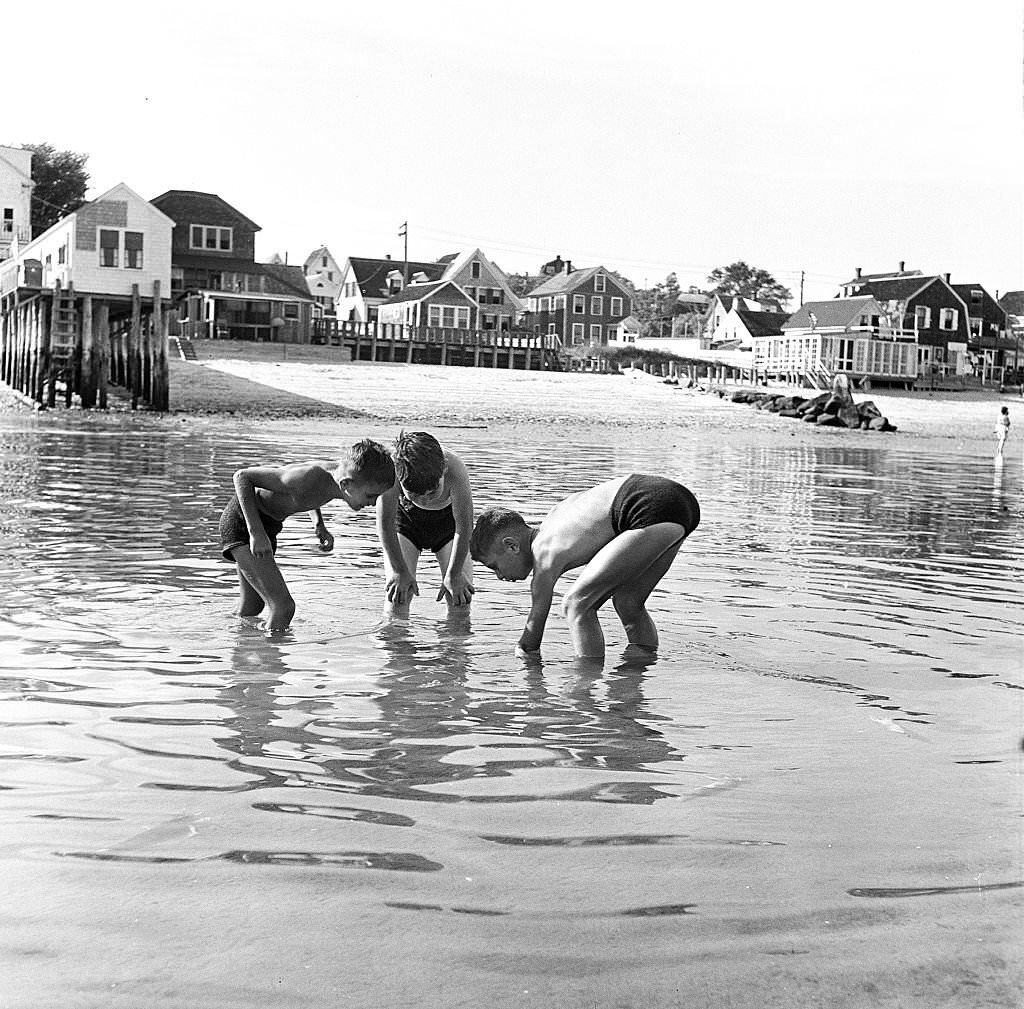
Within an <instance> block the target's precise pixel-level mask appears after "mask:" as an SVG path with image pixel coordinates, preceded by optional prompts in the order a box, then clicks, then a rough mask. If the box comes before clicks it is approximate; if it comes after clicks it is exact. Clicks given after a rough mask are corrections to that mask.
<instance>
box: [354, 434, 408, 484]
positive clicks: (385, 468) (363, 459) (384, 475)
mask: <svg viewBox="0 0 1024 1009" xmlns="http://www.w3.org/2000/svg"><path fill="white" fill-rule="evenodd" d="M342 463H343V464H344V465H345V469H347V471H348V474H349V476H350V477H351V478H352V479H353V480H358V481H359V482H360V483H365V484H368V485H369V486H371V487H386V488H390V487H393V486H394V484H395V464H394V461H393V460H392V458H391V453H390V452H389V451H388V450H387V449H386V448H385V447H384V446H383V445H381V443H380V442H377V441H371V440H370V439H369V438H364V439H363V440H362V441H357V442H356V443H355V444H354V445H353V446H352V447H351V448H350V449H349V450H348V459H346V460H342Z"/></svg>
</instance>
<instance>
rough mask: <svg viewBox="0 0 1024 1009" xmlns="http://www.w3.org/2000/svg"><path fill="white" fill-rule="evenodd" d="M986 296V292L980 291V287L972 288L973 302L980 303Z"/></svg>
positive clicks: (974, 303)
mask: <svg viewBox="0 0 1024 1009" xmlns="http://www.w3.org/2000/svg"><path fill="white" fill-rule="evenodd" d="M984 298H985V292H984V291H979V290H978V288H976V287H972V288H971V304H972V305H980V304H981V303H982V301H983V300H984Z"/></svg>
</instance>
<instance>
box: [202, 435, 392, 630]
mask: <svg viewBox="0 0 1024 1009" xmlns="http://www.w3.org/2000/svg"><path fill="white" fill-rule="evenodd" d="M394 483H395V466H394V463H393V462H392V460H391V456H390V455H389V453H388V450H387V449H386V448H384V446H383V445H379V444H378V443H377V442H375V441H369V440H364V441H361V442H358V443H357V444H355V445H353V446H352V448H351V449H350V450H349V452H348V455H347V456H346V457H345V458H343V459H342V460H341V462H340V463H339V464H338V467H337V469H336V470H335V471H334V472H333V473H331V472H328V470H327V469H326V468H325V467H323V466H320V465H318V464H317V463H299V464H297V465H293V466H252V467H250V468H249V469H240V470H238V471H237V472H236V473H235V475H234V485H235V497H234V498H232V500H231V501H230V503H229V504H228V506H227V507H226V508H225V509H224V511H223V513H222V514H221V517H220V549H221V553H222V554H223V555H224V556H225V557H226V558H227V559H228V560H230V561H234V562H235V564H236V566H237V568H238V587H239V592H240V599H239V606H238V615H239V616H243V617H251V616H255V615H256V614H258V613H261V612H262V611H263V608H264V606H266V607H268V610H269V613H268V620H267V626H268V628H269V629H270V630H272V631H280V630H283V629H284V628H285V627H287V626H288V624H290V623H291V619H292V617H293V616H294V615H295V600H293V599H292V596H291V593H290V592H289V591H288V586H287V585H286V584H285V580H284V576H283V575H282V574H281V569H280V568H279V567H278V566H277V561H276V560H274V554H275V553H276V552H277V534H278V533H279V532H280V531H281V527H282V525H283V524H284V520H285V519H286V518H288V516H289V515H295V514H296V513H298V512H310V514H311V517H312V518H313V519H314V522H315V524H316V532H317V536H318V538H319V539H320V548H321V549H322V550H327V551H329V550H330V549H331V548H332V547H333V546H334V537H333V536H331V534H330V533H329V532H328V531H327V529H326V527H325V526H324V520H323V516H322V515H321V514H320V507H321V505H325V504H326V503H327V502H328V501H333V500H334V499H335V498H341V499H342V500H343V501H344V502H345V503H346V504H347V505H348V506H349V508H351V509H352V510H353V511H358V510H359V509H360V508H365V507H366V506H367V505H371V504H373V503H374V502H375V501H376V500H377V498H378V496H379V495H381V494H383V493H384V492H385V491H387V490H390V488H391V487H392V486H393V485H394Z"/></svg>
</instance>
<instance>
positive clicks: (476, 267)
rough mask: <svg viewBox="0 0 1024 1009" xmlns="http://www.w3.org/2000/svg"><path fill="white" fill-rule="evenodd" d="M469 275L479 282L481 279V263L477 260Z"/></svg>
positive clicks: (471, 266)
mask: <svg viewBox="0 0 1024 1009" xmlns="http://www.w3.org/2000/svg"><path fill="white" fill-rule="evenodd" d="M469 275H470V276H471V277H472V278H473V279H474V280H479V279H480V263H479V262H478V261H477V260H475V259H474V260H473V262H472V264H471V265H470V268H469Z"/></svg>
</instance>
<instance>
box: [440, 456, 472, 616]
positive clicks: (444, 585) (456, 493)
mask: <svg viewBox="0 0 1024 1009" xmlns="http://www.w3.org/2000/svg"><path fill="white" fill-rule="evenodd" d="M446 455H447V458H446V462H447V465H448V481H449V483H448V492H449V494H450V495H451V500H452V514H453V516H454V518H455V537H454V539H453V540H452V554H451V557H450V559H449V561H448V570H447V571H446V572H445V573H444V577H443V578H442V581H441V591H440V592H438V594H437V598H438V600H439V601H440V600H441V599H442V598H444V596H446V595H447V596H450V598H451V600H452V602H453V603H454V604H455V605H456V606H468V605H469V602H470V600H471V599H472V598H473V583H472V581H471V580H470V579H469V578H467V577H466V576H465V574H464V571H463V569H464V568H465V566H466V559H467V558H468V557H469V542H470V540H471V539H472V536H473V492H472V491H471V490H470V487H469V473H468V471H467V470H466V466H465V464H464V463H463V462H462V460H461V459H460V458H459V457H458V456H457V455H454V454H453V453H450V452H449V453H446Z"/></svg>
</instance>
